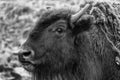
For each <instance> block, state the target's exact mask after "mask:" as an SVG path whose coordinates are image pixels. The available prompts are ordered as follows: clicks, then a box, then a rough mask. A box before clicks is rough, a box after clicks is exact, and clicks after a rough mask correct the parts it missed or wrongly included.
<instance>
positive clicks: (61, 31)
mask: <svg viewBox="0 0 120 80" xmlns="http://www.w3.org/2000/svg"><path fill="white" fill-rule="evenodd" d="M56 32H57V33H58V34H61V33H63V32H64V30H63V29H62V28H57V29H56Z"/></svg>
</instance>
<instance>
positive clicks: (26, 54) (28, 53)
mask: <svg viewBox="0 0 120 80" xmlns="http://www.w3.org/2000/svg"><path fill="white" fill-rule="evenodd" d="M30 55H31V51H28V52H24V53H23V56H25V57H28V56H30Z"/></svg>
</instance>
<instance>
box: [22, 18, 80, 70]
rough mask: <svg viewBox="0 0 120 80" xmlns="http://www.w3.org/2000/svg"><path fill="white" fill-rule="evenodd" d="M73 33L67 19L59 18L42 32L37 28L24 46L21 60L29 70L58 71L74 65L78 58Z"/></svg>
mask: <svg viewBox="0 0 120 80" xmlns="http://www.w3.org/2000/svg"><path fill="white" fill-rule="evenodd" d="M37 27H38V26H37ZM71 34H72V33H71V30H70V29H68V25H67V22H66V21H65V20H58V21H56V22H54V23H53V24H51V25H50V26H49V27H47V28H46V29H44V30H43V31H41V32H40V31H39V30H36V28H35V29H34V30H33V31H32V32H31V33H30V35H29V38H28V39H27V41H26V42H25V43H24V44H23V46H22V48H23V50H21V52H22V54H21V55H20V61H21V62H22V63H23V64H24V66H25V68H26V69H27V70H31V69H34V68H38V69H39V70H41V71H42V70H43V71H44V70H52V71H54V70H55V71H57V70H64V69H65V68H66V67H68V65H69V67H70V66H73V65H74V64H75V62H76V60H77V59H78V58H76V57H77V54H76V52H75V51H76V50H75V48H74V38H73V37H72V35H71ZM31 64H32V65H31Z"/></svg>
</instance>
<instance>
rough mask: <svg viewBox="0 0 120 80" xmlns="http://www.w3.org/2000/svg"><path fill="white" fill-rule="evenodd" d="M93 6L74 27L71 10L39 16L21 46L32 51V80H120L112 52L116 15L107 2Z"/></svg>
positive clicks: (114, 54)
mask: <svg viewBox="0 0 120 80" xmlns="http://www.w3.org/2000/svg"><path fill="white" fill-rule="evenodd" d="M95 7H96V9H93V10H91V14H90V13H89V12H90V11H88V12H87V13H86V14H84V15H83V16H82V17H81V18H80V19H79V20H78V21H77V22H76V23H74V24H71V21H70V15H71V14H73V13H74V12H72V11H70V10H54V11H48V12H45V13H44V14H43V15H42V16H41V18H40V19H39V21H38V22H37V25H36V26H35V28H34V29H33V30H32V32H31V33H30V35H29V38H28V40H27V41H26V42H25V44H24V45H23V47H24V49H28V48H29V49H32V50H33V51H34V52H35V56H32V58H31V61H34V62H35V63H36V64H35V65H34V66H35V69H34V71H32V73H33V76H34V79H35V80H120V72H119V68H118V66H117V65H116V63H115V57H116V56H117V55H118V52H117V51H115V50H114V49H113V48H114V47H115V42H116V41H115V40H116V39H115V38H116V36H115V35H117V32H116V30H117V27H118V25H119V22H118V19H117V16H115V14H114V13H113V12H112V9H111V8H110V6H109V5H108V4H107V3H97V4H96V5H95ZM109 9H110V11H109ZM108 16H109V17H111V18H108ZM113 22H114V23H113ZM61 29H62V30H61ZM110 34H111V35H110Z"/></svg>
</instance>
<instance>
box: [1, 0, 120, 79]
mask: <svg viewBox="0 0 120 80" xmlns="http://www.w3.org/2000/svg"><path fill="white" fill-rule="evenodd" d="M101 1H104V0H101ZM105 1H107V0H105ZM108 1H110V2H112V1H114V2H115V5H114V6H117V7H120V4H119V3H118V2H119V0H108ZM83 3H84V0H0V80H30V79H31V75H30V73H28V72H27V71H25V70H24V68H23V67H22V65H21V64H20V63H19V61H18V57H17V55H16V54H15V53H17V52H18V51H19V47H20V45H21V44H22V43H23V42H24V41H25V40H26V38H27V35H28V33H29V30H30V29H31V28H32V27H34V25H35V22H36V21H37V19H38V18H39V16H40V15H41V13H42V12H44V11H45V10H48V9H54V8H68V9H71V10H76V11H77V10H78V9H79V8H80V4H83ZM119 13H120V8H119Z"/></svg>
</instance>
